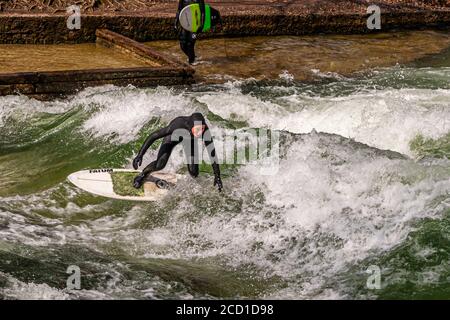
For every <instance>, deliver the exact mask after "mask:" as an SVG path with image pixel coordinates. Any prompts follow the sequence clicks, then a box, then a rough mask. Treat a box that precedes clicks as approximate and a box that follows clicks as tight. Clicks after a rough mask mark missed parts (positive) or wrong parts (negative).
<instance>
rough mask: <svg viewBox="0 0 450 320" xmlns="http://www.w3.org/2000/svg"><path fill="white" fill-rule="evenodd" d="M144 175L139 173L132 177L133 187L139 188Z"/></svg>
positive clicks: (142, 182)
mask: <svg viewBox="0 0 450 320" xmlns="http://www.w3.org/2000/svg"><path fill="white" fill-rule="evenodd" d="M144 180H145V176H144V175H142V174H140V175H138V176H136V178H134V182H133V187H135V188H136V189H139V188H140V187H142V185H143V184H144Z"/></svg>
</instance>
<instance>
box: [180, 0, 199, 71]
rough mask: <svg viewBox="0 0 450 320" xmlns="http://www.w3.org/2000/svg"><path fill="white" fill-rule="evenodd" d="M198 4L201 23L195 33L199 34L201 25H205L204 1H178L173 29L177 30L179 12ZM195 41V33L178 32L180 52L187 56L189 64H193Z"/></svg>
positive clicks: (182, 30)
mask: <svg viewBox="0 0 450 320" xmlns="http://www.w3.org/2000/svg"><path fill="white" fill-rule="evenodd" d="M193 3H198V4H199V5H200V13H201V22H200V27H199V28H198V30H197V32H201V31H202V29H203V24H204V23H205V1H204V0H180V1H179V3H178V11H177V16H176V18H175V28H178V21H179V18H180V12H181V10H183V8H184V7H186V6H188V5H190V4H193ZM196 40H197V33H193V32H189V31H187V30H184V29H183V28H181V32H180V47H181V50H182V51H183V52H184V53H185V54H186V55H187V56H188V59H189V63H191V64H192V63H194V62H195V41H196Z"/></svg>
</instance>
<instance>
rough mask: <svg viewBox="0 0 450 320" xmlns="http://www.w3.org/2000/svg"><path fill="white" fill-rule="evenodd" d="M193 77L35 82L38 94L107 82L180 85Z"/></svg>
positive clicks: (189, 81) (126, 84) (125, 84)
mask: <svg viewBox="0 0 450 320" xmlns="http://www.w3.org/2000/svg"><path fill="white" fill-rule="evenodd" d="M192 82H193V79H192V80H190V79H186V78H185V77H170V78H168V77H148V78H130V79H109V80H101V81H77V82H50V83H37V84H35V85H34V86H35V93H36V94H49V93H74V92H77V91H78V90H80V89H83V88H87V87H97V86H103V85H107V84H113V85H116V86H119V87H124V86H128V85H130V84H131V85H134V86H136V87H155V86H166V85H179V84H189V83H192Z"/></svg>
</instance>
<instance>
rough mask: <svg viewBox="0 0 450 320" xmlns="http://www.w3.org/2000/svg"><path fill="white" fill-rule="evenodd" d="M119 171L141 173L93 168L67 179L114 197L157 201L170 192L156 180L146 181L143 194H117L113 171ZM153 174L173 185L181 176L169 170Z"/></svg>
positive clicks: (84, 188) (81, 186) (101, 194)
mask: <svg viewBox="0 0 450 320" xmlns="http://www.w3.org/2000/svg"><path fill="white" fill-rule="evenodd" d="M117 172H129V173H135V174H136V175H137V174H139V173H140V171H136V170H129V169H91V170H82V171H77V172H74V173H72V174H70V175H69V176H68V177H67V179H68V180H69V181H70V182H71V183H73V184H74V185H75V186H77V187H78V188H80V189H82V190H84V191H87V192H89V193H92V194H95V195H98V196H102V197H107V198H112V199H120V200H130V201H157V200H159V199H161V198H163V197H164V196H165V195H166V194H167V193H168V192H169V190H167V189H161V188H160V187H158V186H157V185H156V184H155V182H151V181H146V182H145V183H144V185H143V195H142V196H136V195H132V196H127V195H120V194H117V193H116V192H114V186H113V180H112V177H111V173H117ZM152 176H153V177H154V178H157V179H162V180H165V181H167V182H168V183H169V184H171V185H175V184H176V183H177V180H178V178H179V177H180V175H177V174H172V173H167V172H155V173H152Z"/></svg>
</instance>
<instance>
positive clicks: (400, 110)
mask: <svg viewBox="0 0 450 320" xmlns="http://www.w3.org/2000/svg"><path fill="white" fill-rule="evenodd" d="M197 99H198V100H199V101H200V102H202V103H205V104H206V105H207V106H208V109H209V110H211V111H212V112H214V113H216V114H218V115H220V116H221V117H223V118H225V119H229V120H239V121H246V122H247V123H248V124H249V125H250V126H251V127H255V128H261V127H268V128H271V129H274V130H287V131H290V132H294V133H308V132H311V131H312V130H313V129H314V130H317V131H319V132H327V133H335V134H339V135H341V136H344V137H348V138H352V139H355V140H356V141H359V142H362V143H366V144H368V145H370V146H374V147H377V148H380V149H388V150H393V151H398V152H401V153H404V154H408V155H411V151H410V148H409V143H410V142H411V140H412V139H414V137H415V136H416V135H417V134H422V135H423V136H426V137H430V138H438V137H441V136H443V135H445V134H446V133H448V132H449V131H450V108H449V107H448V106H449V105H450V90H444V89H442V90H430V89H385V90H369V91H368V92H363V93H354V94H350V95H349V96H345V97H317V96H311V95H310V94H302V93H295V94H292V95H289V96H283V97H281V98H277V99H276V100H274V101H263V100H261V99H260V98H258V97H256V96H251V95H247V94H243V93H242V92H240V90H239V88H238V87H233V88H232V89H231V90H227V91H224V92H218V93H209V94H204V95H202V96H201V97H197Z"/></svg>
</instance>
